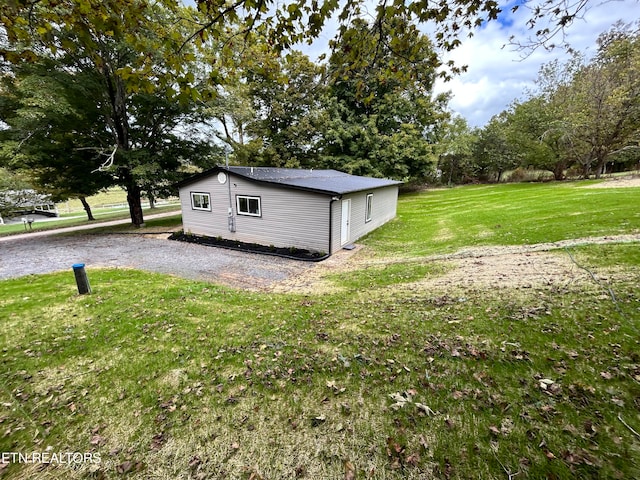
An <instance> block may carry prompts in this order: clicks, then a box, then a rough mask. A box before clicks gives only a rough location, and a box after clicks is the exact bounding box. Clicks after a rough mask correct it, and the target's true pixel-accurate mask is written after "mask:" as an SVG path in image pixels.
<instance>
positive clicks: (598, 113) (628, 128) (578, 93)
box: [571, 24, 640, 177]
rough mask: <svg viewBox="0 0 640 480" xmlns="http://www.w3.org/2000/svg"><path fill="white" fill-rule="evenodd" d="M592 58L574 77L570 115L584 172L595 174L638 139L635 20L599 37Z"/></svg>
mask: <svg viewBox="0 0 640 480" xmlns="http://www.w3.org/2000/svg"><path fill="white" fill-rule="evenodd" d="M598 44H599V48H598V53H597V55H596V57H595V58H594V59H593V60H592V61H591V62H590V63H589V64H588V65H586V66H585V67H583V68H582V69H581V70H580V71H579V72H578V73H577V74H576V76H575V77H574V79H573V83H572V89H573V93H574V96H573V98H574V103H573V108H572V111H571V115H572V117H573V119H574V122H575V124H576V126H577V128H576V137H577V139H578V141H579V142H581V145H582V149H583V151H582V155H581V156H580V158H579V162H580V163H581V165H582V168H583V175H584V176H585V177H588V176H589V174H590V173H591V172H594V173H595V175H596V176H597V177H599V176H600V175H601V174H602V173H603V172H604V169H605V165H606V164H607V162H612V163H613V162H615V155H616V154H619V153H620V152H622V151H624V150H626V149H631V148H638V147H637V145H638V140H639V139H640V24H638V25H636V26H635V27H630V26H627V25H624V24H618V25H616V26H615V27H614V28H613V29H612V30H610V31H609V32H606V33H604V34H603V35H601V36H600V37H599V39H598Z"/></svg>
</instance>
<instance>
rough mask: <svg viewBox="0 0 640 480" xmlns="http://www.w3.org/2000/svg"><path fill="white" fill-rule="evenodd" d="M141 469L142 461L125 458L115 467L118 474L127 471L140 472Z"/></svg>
mask: <svg viewBox="0 0 640 480" xmlns="http://www.w3.org/2000/svg"><path fill="white" fill-rule="evenodd" d="M143 469H144V463H142V462H132V461H131V460H126V461H124V462H122V463H121V464H120V465H118V466H117V467H116V472H118V473H119V474H120V475H125V474H127V473H129V472H141V471H142V470H143Z"/></svg>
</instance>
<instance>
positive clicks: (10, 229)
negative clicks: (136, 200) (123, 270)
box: [0, 205, 181, 236]
mask: <svg viewBox="0 0 640 480" xmlns="http://www.w3.org/2000/svg"><path fill="white" fill-rule="evenodd" d="M170 211H176V215H181V213H180V206H179V205H171V206H165V207H157V208H154V209H143V212H144V214H145V215H154V214H157V213H163V212H170ZM127 218H129V212H128V211H117V212H107V213H104V214H96V220H95V221H94V222H89V221H88V220H87V218H86V216H85V217H81V218H64V217H61V218H60V219H59V220H51V221H46V222H45V221H42V222H37V221H36V222H34V223H33V224H32V230H29V231H41V230H42V231H44V230H55V229H58V228H65V227H75V226H79V225H91V224H93V223H95V224H98V223H100V222H106V221H110V220H123V219H127ZM145 223H146V224H149V223H150V222H147V221H145ZM109 228H110V229H111V230H113V229H116V228H118V227H109ZM127 228H131V225H123V226H122V227H120V229H127ZM21 233H27V232H26V231H25V228H24V225H22V224H10V225H0V236H7V235H17V234H21Z"/></svg>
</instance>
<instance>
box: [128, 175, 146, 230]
mask: <svg viewBox="0 0 640 480" xmlns="http://www.w3.org/2000/svg"><path fill="white" fill-rule="evenodd" d="M126 190H127V203H128V204H129V214H130V215H131V223H132V224H133V225H134V226H135V227H144V216H143V214H142V195H141V193H142V192H141V191H140V187H139V186H138V185H136V183H135V182H133V181H132V182H131V183H130V184H129V185H127V188H126Z"/></svg>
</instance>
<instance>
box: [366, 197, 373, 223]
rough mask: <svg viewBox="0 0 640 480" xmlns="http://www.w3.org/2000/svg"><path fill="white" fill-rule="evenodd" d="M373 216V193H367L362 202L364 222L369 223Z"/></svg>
mask: <svg viewBox="0 0 640 480" xmlns="http://www.w3.org/2000/svg"><path fill="white" fill-rule="evenodd" d="M372 218H373V193H367V198H366V200H365V202H364V223H369V222H370V221H371V219H372Z"/></svg>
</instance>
